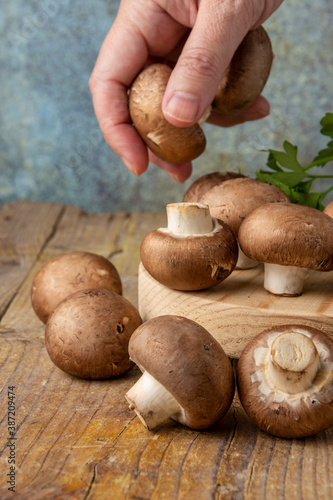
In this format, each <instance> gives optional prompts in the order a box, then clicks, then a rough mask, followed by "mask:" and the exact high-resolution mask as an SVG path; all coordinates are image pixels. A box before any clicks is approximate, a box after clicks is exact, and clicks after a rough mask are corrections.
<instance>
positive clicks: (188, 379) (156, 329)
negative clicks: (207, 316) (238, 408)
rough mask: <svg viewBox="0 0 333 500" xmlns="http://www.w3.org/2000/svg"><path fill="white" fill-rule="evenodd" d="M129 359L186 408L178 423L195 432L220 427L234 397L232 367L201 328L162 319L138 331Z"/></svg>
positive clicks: (181, 319)
mask: <svg viewBox="0 0 333 500" xmlns="http://www.w3.org/2000/svg"><path fill="white" fill-rule="evenodd" d="M129 353H130V358H131V359H132V360H133V361H134V362H135V363H136V364H137V365H138V366H139V367H140V369H141V370H142V371H147V372H148V373H149V374H150V375H151V376H152V377H154V378H155V379H156V380H157V381H158V382H159V383H160V384H162V385H163V386H164V387H165V388H166V389H167V390H168V391H169V392H170V393H171V394H172V395H173V397H174V398H175V399H176V400H177V401H178V403H179V404H180V405H181V407H182V408H183V410H182V414H180V415H179V416H177V417H175V419H177V421H179V422H180V423H182V424H184V425H187V426H189V427H191V428H195V429H203V428H207V427H209V426H211V425H213V424H214V423H216V422H218V421H219V420H220V419H221V418H222V417H223V416H224V415H225V414H226V413H227V411H228V409H229V407H230V405H231V403H232V400H233V396H234V376H233V370H232V366H231V362H230V360H229V358H228V357H227V355H226V354H225V352H224V350H223V349H222V347H221V345H220V344H219V343H218V342H217V340H216V339H214V337H212V335H211V334H210V333H209V332H208V331H207V330H206V329H205V328H203V327H202V326H200V325H199V324H198V323H196V322H195V321H193V320H190V319H188V318H184V317H181V316H172V315H166V316H159V317H156V318H153V319H150V320H148V321H147V322H145V323H143V324H142V325H141V326H139V327H138V328H137V330H136V331H135V332H134V334H133V335H132V337H131V340H130V343H129Z"/></svg>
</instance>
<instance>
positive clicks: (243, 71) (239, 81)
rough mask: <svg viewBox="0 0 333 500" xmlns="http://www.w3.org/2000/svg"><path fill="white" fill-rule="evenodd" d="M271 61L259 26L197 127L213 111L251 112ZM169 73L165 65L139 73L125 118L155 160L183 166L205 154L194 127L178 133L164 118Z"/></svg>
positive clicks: (202, 139) (201, 137) (199, 130)
mask: <svg viewBox="0 0 333 500" xmlns="http://www.w3.org/2000/svg"><path fill="white" fill-rule="evenodd" d="M272 61H273V53H272V47H271V43H270V39H269V37H268V35H267V33H266V31H265V29H264V28H263V27H262V26H260V27H259V28H256V29H254V30H251V31H250V32H249V33H248V34H247V35H246V36H245V38H244V39H243V41H242V42H241V44H240V46H239V47H238V49H237V51H236V53H235V55H234V57H233V59H232V61H231V63H230V66H229V68H228V69H227V71H226V74H225V75H224V77H223V79H222V80H221V83H220V86H219V88H218V90H217V94H216V96H215V99H214V101H213V103H212V106H211V108H209V109H208V110H207V112H206V113H205V115H204V116H203V117H202V119H201V120H200V123H201V124H202V123H203V122H204V121H205V120H206V119H207V118H208V116H209V114H210V112H211V110H213V111H215V112H218V113H224V114H230V113H233V114H235V113H239V112H240V111H242V110H244V109H247V108H249V107H250V106H251V104H253V103H254V101H255V100H256V99H257V98H258V97H259V95H260V94H261V92H262V90H263V88H264V86H265V84H266V81H267V79H268V76H269V73H270V70H271V65H272ZM171 72H172V69H171V68H170V67H169V66H167V65H165V64H152V65H151V66H148V67H146V68H145V69H143V70H142V71H141V72H140V73H139V75H138V76H137V78H136V79H135V80H134V82H133V84H132V86H131V88H130V93H129V112H130V116H131V120H132V122H133V125H134V127H135V129H136V130H137V132H138V134H139V135H140V137H141V138H142V139H143V141H144V142H145V144H146V145H147V146H148V147H149V148H150V150H151V151H152V152H153V153H154V154H155V155H156V156H157V157H159V158H161V159H162V160H165V161H167V162H170V163H175V164H177V163H179V164H182V163H186V162H190V161H191V160H194V159H195V158H197V157H198V156H199V155H201V154H202V153H203V151H204V149H205V147H206V139H205V135H204V133H203V130H202V128H201V126H200V125H199V124H198V123H197V124H194V125H191V126H189V127H176V126H175V125H172V124H171V123H170V122H169V121H168V120H167V119H166V118H165V117H164V115H163V112H162V101H163V96H164V93H165V90H166V87H167V83H168V80H169V78H170V75H171Z"/></svg>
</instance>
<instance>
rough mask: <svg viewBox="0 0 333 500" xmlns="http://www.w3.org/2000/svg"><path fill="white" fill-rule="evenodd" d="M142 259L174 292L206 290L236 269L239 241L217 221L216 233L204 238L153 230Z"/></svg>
mask: <svg viewBox="0 0 333 500" xmlns="http://www.w3.org/2000/svg"><path fill="white" fill-rule="evenodd" d="M140 257H141V261H142V264H143V266H144V267H145V269H146V270H147V271H148V273H149V274H150V275H151V276H152V277H153V278H155V279H156V280H157V281H158V282H159V283H161V284H162V285H165V286H167V287H169V288H172V289H174V290H183V291H186V290H203V289H205V288H209V287H212V286H215V285H217V284H218V283H221V282H222V281H223V280H225V279H226V278H227V277H228V276H229V275H230V274H231V273H232V271H233V270H234V268H235V266H236V262H237V257H238V246H237V241H236V238H235V236H234V234H233V232H232V231H231V229H230V228H229V227H228V225H227V224H224V223H222V222H221V221H217V220H215V230H214V231H212V232H211V233H207V234H201V235H189V236H188V235H187V236H183V235H177V234H173V233H172V232H170V231H168V230H167V228H161V229H155V230H153V231H150V232H149V233H148V234H147V235H146V236H145V237H144V239H143V240H142V243H141V247H140Z"/></svg>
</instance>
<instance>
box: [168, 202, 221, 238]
mask: <svg viewBox="0 0 333 500" xmlns="http://www.w3.org/2000/svg"><path fill="white" fill-rule="evenodd" d="M166 210H167V217H168V231H170V232H171V233H173V234H180V235H184V236H185V235H195V234H207V233H210V232H212V230H213V229H214V222H213V219H212V217H211V215H210V212H209V207H208V205H205V204H203V203H185V202H184V203H169V204H168V205H167V207H166Z"/></svg>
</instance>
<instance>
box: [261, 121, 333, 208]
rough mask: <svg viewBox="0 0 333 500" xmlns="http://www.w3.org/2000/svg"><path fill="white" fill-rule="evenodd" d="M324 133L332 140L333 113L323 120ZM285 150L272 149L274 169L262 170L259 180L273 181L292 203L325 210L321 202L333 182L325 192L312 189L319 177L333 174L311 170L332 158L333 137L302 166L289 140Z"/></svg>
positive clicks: (323, 164) (294, 147)
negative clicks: (315, 172) (317, 173)
mask: <svg viewBox="0 0 333 500" xmlns="http://www.w3.org/2000/svg"><path fill="white" fill-rule="evenodd" d="M320 124H321V126H322V128H321V131H320V132H321V134H323V135H326V136H328V137H330V138H331V139H333V113H326V115H325V116H324V117H323V118H322V120H321V121H320ZM283 148H284V151H276V150H274V149H269V150H268V152H269V155H268V160H267V166H268V167H269V168H270V169H271V170H272V171H267V170H259V171H258V172H256V177H257V179H258V180H261V181H264V182H268V183H269V184H273V185H275V186H277V187H279V188H280V189H282V191H284V192H285V193H286V195H287V196H288V197H289V199H290V201H291V202H292V203H298V204H300V205H308V206H310V207H313V208H317V209H319V210H323V209H324V205H322V201H323V199H324V198H325V196H326V195H327V194H328V193H329V192H330V191H332V190H333V185H332V186H331V187H329V188H328V189H327V190H326V191H324V192H322V193H315V192H312V191H311V187H312V184H313V182H314V181H315V180H316V179H333V175H326V174H325V175H316V174H311V173H310V172H309V171H310V170H311V169H312V168H314V167H324V166H325V165H326V164H327V163H329V162H332V161H333V140H330V141H329V143H328V144H327V147H326V148H325V149H323V150H321V151H319V153H318V154H317V156H316V157H315V158H314V159H313V161H312V162H311V163H309V164H308V165H305V166H302V165H301V164H300V163H299V161H298V159H297V146H294V145H293V144H291V143H290V142H288V141H284V143H283Z"/></svg>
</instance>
